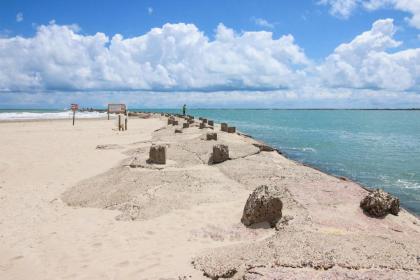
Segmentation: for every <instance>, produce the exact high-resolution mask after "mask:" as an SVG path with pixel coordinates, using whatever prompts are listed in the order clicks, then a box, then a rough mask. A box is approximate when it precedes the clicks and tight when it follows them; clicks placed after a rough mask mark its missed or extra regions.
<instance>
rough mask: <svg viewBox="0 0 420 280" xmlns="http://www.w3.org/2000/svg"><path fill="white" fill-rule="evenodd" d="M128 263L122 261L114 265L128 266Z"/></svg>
mask: <svg viewBox="0 0 420 280" xmlns="http://www.w3.org/2000/svg"><path fill="white" fill-rule="evenodd" d="M129 264H130V262H129V261H123V262H120V263H117V264H116V265H115V266H116V267H125V266H128V265H129Z"/></svg>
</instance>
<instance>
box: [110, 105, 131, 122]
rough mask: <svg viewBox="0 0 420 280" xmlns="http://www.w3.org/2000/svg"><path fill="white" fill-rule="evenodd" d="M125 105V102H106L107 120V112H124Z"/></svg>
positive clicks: (125, 109) (125, 111)
mask: <svg viewBox="0 0 420 280" xmlns="http://www.w3.org/2000/svg"><path fill="white" fill-rule="evenodd" d="M126 113H127V106H125V104H108V120H109V114H126Z"/></svg>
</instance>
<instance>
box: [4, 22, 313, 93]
mask: <svg viewBox="0 0 420 280" xmlns="http://www.w3.org/2000/svg"><path fill="white" fill-rule="evenodd" d="M308 63H309V62H308V59H307V58H306V56H305V54H304V52H303V51H302V49H301V48H300V47H299V46H298V45H296V44H295V42H294V38H293V36H291V35H285V36H282V37H280V38H278V39H274V38H273V37H272V33H270V32H265V31H260V32H243V33H240V34H237V33H235V32H234V31H233V30H232V29H229V28H227V27H225V26H224V25H222V24H220V25H219V26H218V28H217V30H216V34H215V39H214V40H209V38H208V37H206V36H205V35H204V34H203V33H202V32H201V31H200V30H198V29H197V27H196V26H195V25H193V24H183V23H179V24H165V25H164V26H163V27H162V28H153V29H152V30H150V31H149V32H148V33H146V34H144V35H142V36H138V37H133V38H123V37H122V36H121V35H119V34H117V35H115V36H113V37H112V38H109V37H108V36H106V35H105V34H103V33H97V34H95V35H82V34H80V33H78V27H77V26H65V25H64V26H60V25H57V24H55V23H51V24H49V25H43V26H40V27H39V28H38V30H37V32H36V35H35V36H34V37H30V38H23V37H19V36H17V37H10V38H1V39H0V69H1V70H0V90H3V91H13V90H14V91H23V90H101V89H118V90H133V89H141V90H199V91H203V90H204V91H207V90H221V89H232V90H233V89H276V88H288V87H292V86H293V85H294V84H296V83H297V82H298V81H299V79H300V75H301V71H300V69H301V68H302V67H304V66H305V65H307V64H308Z"/></svg>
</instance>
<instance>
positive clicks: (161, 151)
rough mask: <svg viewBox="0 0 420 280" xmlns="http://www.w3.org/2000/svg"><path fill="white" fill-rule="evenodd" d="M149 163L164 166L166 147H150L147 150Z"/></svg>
mask: <svg viewBox="0 0 420 280" xmlns="http://www.w3.org/2000/svg"><path fill="white" fill-rule="evenodd" d="M148 162H149V163H155V164H166V146H164V145H152V146H151V147H150V150H149V160H148Z"/></svg>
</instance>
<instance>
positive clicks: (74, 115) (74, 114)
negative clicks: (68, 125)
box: [73, 110, 76, 126]
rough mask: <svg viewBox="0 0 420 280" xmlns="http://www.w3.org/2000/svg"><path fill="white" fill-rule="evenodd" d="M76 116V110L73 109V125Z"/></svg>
mask: <svg viewBox="0 0 420 280" xmlns="http://www.w3.org/2000/svg"><path fill="white" fill-rule="evenodd" d="M75 117H76V111H74V110H73V126H74V119H75Z"/></svg>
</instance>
